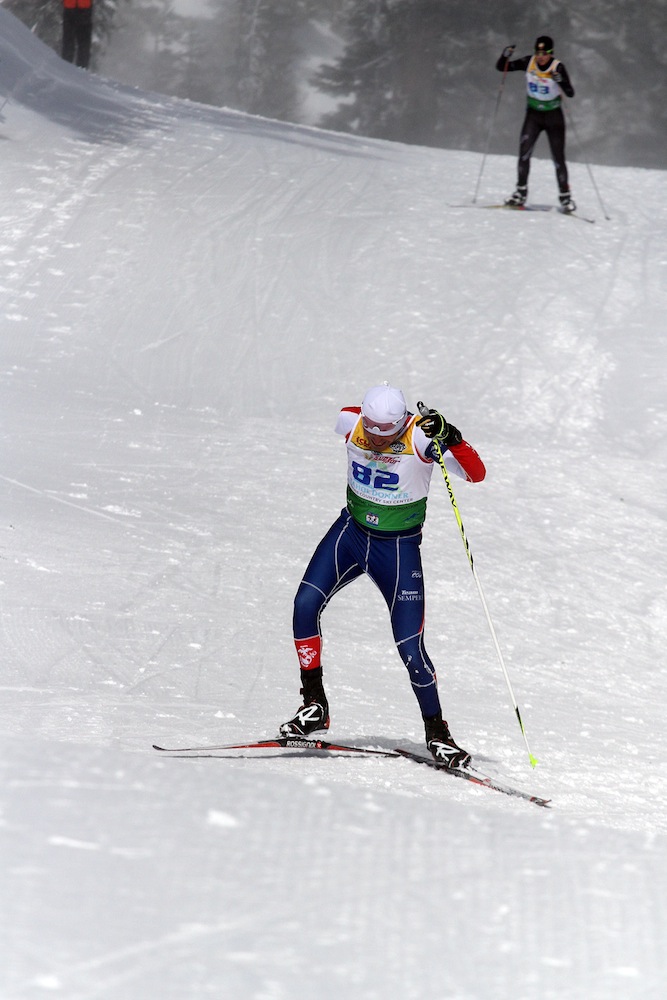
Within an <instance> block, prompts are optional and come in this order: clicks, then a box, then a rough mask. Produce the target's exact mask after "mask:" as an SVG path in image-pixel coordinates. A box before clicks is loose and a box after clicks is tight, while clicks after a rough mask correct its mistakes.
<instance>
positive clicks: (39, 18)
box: [4, 0, 667, 166]
mask: <svg viewBox="0 0 667 1000" xmlns="http://www.w3.org/2000/svg"><path fill="white" fill-rule="evenodd" d="M4 7H5V8H6V9H7V10H9V11H11V12H12V13H14V14H15V15H16V16H18V17H19V18H20V19H21V20H22V21H23V22H24V23H25V24H27V25H28V26H29V27H30V28H31V29H32V30H34V31H35V33H36V34H37V35H38V36H39V37H40V38H41V39H42V40H43V41H44V42H46V44H48V45H50V46H51V47H52V48H54V49H55V50H56V51H59V50H60V32H61V17H62V13H61V0H4ZM665 28H667V0H649V2H648V3H646V4H643V5H629V4H627V0H588V2H587V4H585V5H582V4H580V3H579V2H578V0H541V3H540V5H539V9H536V7H535V6H534V5H531V4H526V3H525V0H505V2H503V3H502V4H501V3H495V4H489V3H488V0H206V7H205V13H204V14H203V15H200V16H197V17H188V16H185V15H184V14H182V13H179V10H178V7H177V4H176V3H175V2H174V0H95V32H94V47H93V61H92V63H91V68H92V69H93V70H96V71H98V72H102V74H103V75H112V76H115V78H116V79H119V80H121V81H122V82H125V83H130V84H134V85H137V86H141V87H142V88H145V89H148V90H154V91H157V92H159V93H164V94H169V95H173V96H176V97H182V98H188V99H190V100H193V101H198V102H201V103H204V104H212V105H215V106H220V107H223V106H224V107H230V108H234V109H237V110H239V111H245V112H249V113H251V114H258V115H263V116H266V117H270V118H277V119H281V120H284V121H292V122H301V121H304V111H303V102H304V94H305V92H306V91H307V90H308V91H309V93H310V94H312V93H313V92H318V93H320V94H322V95H325V96H326V97H327V98H328V101H327V107H328V108H329V110H328V111H326V112H324V111H323V112H322V113H321V116H320V118H319V120H317V121H313V120H312V117H311V119H310V123H312V124H317V125H320V126H321V127H324V128H331V129H336V130H339V131H343V132H352V133H356V134H359V135H364V136H371V137H375V138H382V139H391V140H397V141H402V142H411V143H420V144H422V145H427V146H429V145H430V146H441V147H445V148H462V149H477V150H479V149H481V148H483V146H484V142H485V138H486V136H487V131H488V126H489V118H490V115H491V113H492V110H493V106H494V101H495V98H496V94H497V92H498V87H499V83H500V74H498V73H496V71H495V69H494V64H495V60H496V59H497V57H498V55H499V54H500V51H501V50H502V48H503V46H504V45H506V44H508V43H511V42H515V43H517V44H518V45H519V49H518V50H517V54H525V53H526V52H528V51H530V46H531V44H532V40H533V39H534V38H535V36H536V35H537V34H542V33H545V32H548V33H549V34H551V35H553V36H554V37H555V38H556V40H557V54H561V55H563V50H565V52H566V53H567V57H565V55H563V58H566V62H567V65H568V69H569V70H570V75H571V76H572V78H573V82H574V84H575V89H576V90H577V101H578V103H577V105H573V107H576V109H577V111H576V113H577V115H578V116H579V129H578V133H577V135H576V138H577V141H578V143H579V145H580V147H581V148H580V152H582V153H583V154H584V155H588V154H591V155H593V156H594V157H596V158H597V159H598V161H601V162H611V163H614V162H617V163H623V162H626V163H632V162H633V161H632V156H635V157H636V158H637V159H636V161H635V162H637V163H638V165H647V166H664V158H665V151H666V147H667V103H666V102H665V101H664V87H665V76H666V72H665V71H666V67H667V58H666V54H665V49H664V46H663V44H662V38H663V36H664V33H665ZM323 35H324V36H326V37H328V38H329V39H333V40H334V44H331V45H330V46H329V48H328V49H326V47H324V48H323V47H322V44H321V39H322V37H323ZM112 56H113V59H112ZM107 67H110V68H111V69H110V70H109V69H108V68H107ZM505 89H506V92H507V96H506V97H505V99H504V102H503V107H502V109H501V115H500V116H499V121H498V127H497V139H496V141H495V144H494V147H493V150H494V151H495V152H510V151H512V152H513V151H514V150H515V146H516V144H517V140H518V137H517V132H518V128H519V124H520V120H519V115H520V113H521V108H522V102H523V95H522V91H521V87H520V85H519V84H518V82H517V80H516V78H515V79H510V80H509V81H508V85H507V87H506V88H505ZM506 105H510V107H505V106H506ZM509 123H511V124H509ZM576 152H577V151H576V150H575V153H576Z"/></svg>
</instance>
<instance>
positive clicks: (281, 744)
mask: <svg viewBox="0 0 667 1000" xmlns="http://www.w3.org/2000/svg"><path fill="white" fill-rule="evenodd" d="M276 748H280V749H283V750H326V751H328V752H329V753H360V754H367V755H369V756H378V757H397V756H398V754H397V753H396V752H395V751H394V750H371V749H370V747H353V746H347V745H346V744H344V743H328V742H327V741H326V740H309V739H306V738H303V739H301V738H300V737H296V736H276V738H275V739H273V740H255V741H253V742H250V743H222V744H220V745H219V746H199V747H161V746H158V745H157V743H154V744H153V749H154V750H159V751H160V752H161V753H213V752H216V751H218V750H271V749H276Z"/></svg>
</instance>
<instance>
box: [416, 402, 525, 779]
mask: <svg viewBox="0 0 667 1000" xmlns="http://www.w3.org/2000/svg"><path fill="white" fill-rule="evenodd" d="M417 407H418V409H419V412H420V413H421V415H422V416H423V417H425V416H427V414H428V407H427V406H424V404H423V403H417ZM434 444H435V450H436V452H437V455H438V465H439V466H440V469H441V471H442V475H443V478H444V480H445V485H446V487H447V492H448V493H449V499H450V502H451V505H452V509H453V511H454V516H455V517H456V523H457V524H458V526H459V531H460V532H461V538H462V539H463V546H464V548H465V550H466V555H467V557H468V562H469V563H470V569H471V570H472V575H473V577H474V580H475V583H476V584H477V590H478V592H479V596H480V600H481V602H482V607H483V608H484V614H485V615H486V621H487V623H488V626H489V631H490V632H491V638H492V639H493V645H494V646H495V650H496V653H497V655H498V661H499V663H500V666H501V668H502V671H503V674H504V676H505V681H506V683H507V688H508V690H509V693H510V697H511V699H512V704H513V706H514V712H515V714H516V717H517V720H518V723H519V727H520V728H521V734H522V736H523V740H524V743H525V744H526V750H527V751H528V758H529V760H530V766H531V767H535V765H536V764H537V763H538V761H537V757H533V754H532V753H531V750H530V747H529V746H528V738H527V736H526V731H525V729H524V727H523V722H522V719H521V712H520V711H519V706H518V704H517V700H516V698H515V696H514V691H513V690H512V683H511V681H510V677H509V674H508V672H507V667H506V666H505V659H504V657H503V654H502V650H501V648H500V643H499V642H498V637H497V635H496V630H495V628H494V627H493V622H492V621H491V615H490V614H489V608H488V605H487V603H486V598H485V596H484V591H483V589H482V584H481V582H480V579H479V577H478V575H477V570H476V569H475V561H474V559H473V555H472V550H471V548H470V545H469V543H468V537H467V535H466V531H465V528H464V527H463V521H462V519H461V514H460V511H459V508H458V504H457V503H456V497H455V496H454V490H453V489H452V484H451V480H450V478H449V474H448V472H447V467H446V466H445V459H444V457H443V454H442V448H441V447H440V443H439V442H438V440H437V438H436V439H435V440H434Z"/></svg>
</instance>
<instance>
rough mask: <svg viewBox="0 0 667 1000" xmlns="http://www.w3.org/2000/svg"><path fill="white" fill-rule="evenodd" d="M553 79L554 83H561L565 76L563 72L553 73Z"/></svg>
mask: <svg viewBox="0 0 667 1000" xmlns="http://www.w3.org/2000/svg"><path fill="white" fill-rule="evenodd" d="M551 79H552V80H553V82H554V83H560V82H561V80H562V79H563V76H562V74H561V73H558V72H556V73H552V74H551Z"/></svg>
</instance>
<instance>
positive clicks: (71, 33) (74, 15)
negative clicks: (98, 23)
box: [62, 9, 93, 69]
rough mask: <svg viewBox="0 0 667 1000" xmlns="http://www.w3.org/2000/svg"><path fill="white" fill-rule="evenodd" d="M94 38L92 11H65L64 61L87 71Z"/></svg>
mask: <svg viewBox="0 0 667 1000" xmlns="http://www.w3.org/2000/svg"><path fill="white" fill-rule="evenodd" d="M92 36H93V12H92V10H76V9H74V10H68V9H65V10H63V47H62V57H63V59H65V60H66V61H67V62H70V63H73V62H75V63H76V65H77V66H81V67H82V68H83V69H87V68H88V63H89V62H90V46H91V40H92Z"/></svg>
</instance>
